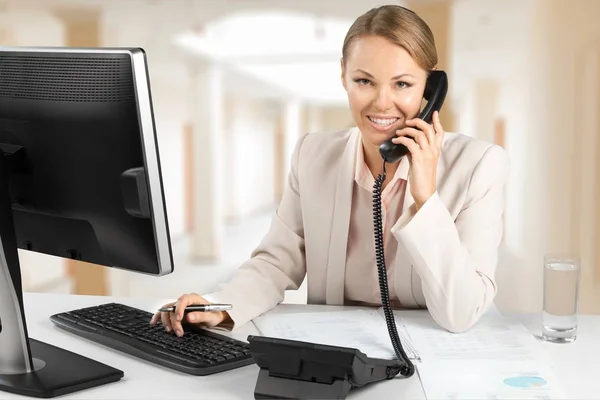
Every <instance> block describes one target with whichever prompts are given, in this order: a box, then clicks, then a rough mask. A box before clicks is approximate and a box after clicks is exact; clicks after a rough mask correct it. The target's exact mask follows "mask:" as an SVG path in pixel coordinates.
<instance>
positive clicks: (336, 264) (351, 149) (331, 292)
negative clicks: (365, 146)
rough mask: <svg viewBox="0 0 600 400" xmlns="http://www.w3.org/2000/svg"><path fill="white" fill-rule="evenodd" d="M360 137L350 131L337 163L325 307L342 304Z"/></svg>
mask: <svg viewBox="0 0 600 400" xmlns="http://www.w3.org/2000/svg"><path fill="white" fill-rule="evenodd" d="M359 137H360V134H359V131H358V129H356V128H355V129H353V131H352V133H351V137H350V140H348V143H347V144H346V148H345V149H344V153H343V154H342V158H341V161H340V168H339V171H338V177H337V182H336V190H335V199H334V203H333V219H332V224H331V235H330V240H329V254H328V263H327V285H326V293H325V301H326V304H331V305H343V304H344V280H345V275H346V249H347V245H348V230H349V227H350V211H351V206H352V188H353V186H354V163H355V158H356V153H355V151H356V146H357V144H358V138H359Z"/></svg>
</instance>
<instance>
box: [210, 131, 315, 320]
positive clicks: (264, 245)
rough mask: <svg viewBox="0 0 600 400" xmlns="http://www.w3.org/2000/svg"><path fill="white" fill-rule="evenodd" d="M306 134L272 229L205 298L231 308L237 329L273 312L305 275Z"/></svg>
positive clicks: (298, 146) (299, 144)
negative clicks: (302, 181) (301, 168)
mask: <svg viewBox="0 0 600 400" xmlns="http://www.w3.org/2000/svg"><path fill="white" fill-rule="evenodd" d="M306 136H307V134H305V135H303V136H302V137H301V138H300V139H299V140H298V141H297V143H296V145H295V148H294V151H293V153H292V159H291V162H290V164H291V165H290V172H289V174H288V178H287V183H286V185H285V187H284V191H283V195H282V198H281V201H280V204H279V207H278V208H277V211H276V212H275V214H274V216H273V219H272V221H271V225H270V228H269V230H268V232H267V234H266V235H265V237H264V238H263V239H262V241H261V242H260V243H259V245H258V246H257V247H256V248H255V249H254V251H253V252H252V254H251V255H250V258H249V259H248V260H247V261H245V262H244V263H243V264H242V265H241V266H240V267H239V268H238V269H237V271H236V272H235V273H234V275H233V277H232V278H231V279H230V280H229V281H228V282H226V283H222V284H220V285H219V286H218V287H217V290H216V291H215V292H213V293H209V294H205V295H203V297H204V298H205V299H206V300H208V301H209V302H212V303H228V304H232V305H233V308H232V310H230V311H228V313H229V315H230V317H231V319H232V321H233V324H227V325H222V326H220V328H223V329H232V330H233V329H236V328H238V327H240V326H242V325H244V324H246V323H247V322H248V321H250V320H252V319H253V318H255V317H257V316H259V315H260V314H262V313H264V312H266V311H268V310H270V309H271V308H273V307H275V306H276V305H277V304H279V303H281V302H282V301H283V299H284V295H285V291H286V290H288V289H294V290H295V289H298V288H299V287H300V285H301V284H302V281H303V280H304V277H305V275H306V263H305V254H304V229H303V221H302V210H301V207H300V188H299V181H298V164H299V162H300V160H299V159H300V150H301V147H302V143H303V142H304V139H305V138H306Z"/></svg>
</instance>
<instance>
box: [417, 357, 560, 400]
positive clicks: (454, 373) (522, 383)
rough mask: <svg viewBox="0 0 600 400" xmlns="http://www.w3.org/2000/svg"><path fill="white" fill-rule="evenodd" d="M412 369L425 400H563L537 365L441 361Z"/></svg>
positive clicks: (550, 375) (548, 371) (542, 367)
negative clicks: (415, 371)
mask: <svg viewBox="0 0 600 400" xmlns="http://www.w3.org/2000/svg"><path fill="white" fill-rule="evenodd" d="M416 367H417V373H418V374H419V377H420V379H421V384H422V385H423V390H424V392H425V397H426V398H427V399H435V400H446V399H448V400H450V399H457V400H468V399H477V400H482V399H490V400H492V399H494V400H495V399H565V398H567V396H566V392H565V391H564V389H563V387H562V386H561V385H560V383H559V382H558V381H557V379H556V376H555V375H554V373H553V372H552V370H551V369H550V367H548V366H545V365H542V364H539V363H522V362H500V363H495V362H493V361H490V362H483V361H482V362H478V363H473V362H470V361H443V362H424V363H421V364H418V365H417V366H416Z"/></svg>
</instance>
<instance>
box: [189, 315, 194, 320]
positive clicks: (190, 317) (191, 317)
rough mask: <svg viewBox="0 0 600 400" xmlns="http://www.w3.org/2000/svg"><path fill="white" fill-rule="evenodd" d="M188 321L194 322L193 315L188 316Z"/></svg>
mask: <svg viewBox="0 0 600 400" xmlns="http://www.w3.org/2000/svg"><path fill="white" fill-rule="evenodd" d="M188 319H189V320H190V321H195V320H196V316H195V315H190V316H189V317H188Z"/></svg>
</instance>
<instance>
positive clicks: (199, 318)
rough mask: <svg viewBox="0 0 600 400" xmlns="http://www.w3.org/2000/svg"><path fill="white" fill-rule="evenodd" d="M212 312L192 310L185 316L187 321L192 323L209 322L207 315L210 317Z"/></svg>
mask: <svg viewBox="0 0 600 400" xmlns="http://www.w3.org/2000/svg"><path fill="white" fill-rule="evenodd" d="M208 314H211V313H205V312H191V313H188V314H187V315H186V316H185V319H186V320H187V322H189V323H191V324H201V323H205V322H207V319H208V318H207V317H210V315H208Z"/></svg>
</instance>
